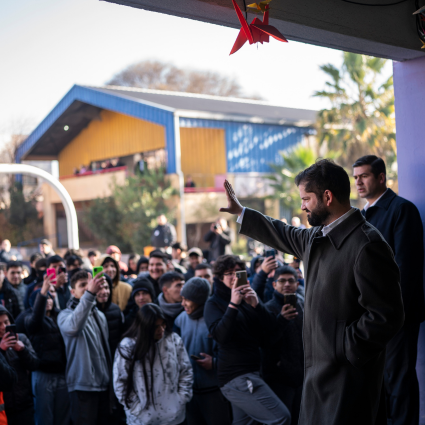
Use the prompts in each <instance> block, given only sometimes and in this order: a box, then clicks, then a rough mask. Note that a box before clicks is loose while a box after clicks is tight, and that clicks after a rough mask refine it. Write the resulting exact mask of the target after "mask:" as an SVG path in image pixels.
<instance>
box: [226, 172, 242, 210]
mask: <svg viewBox="0 0 425 425" xmlns="http://www.w3.org/2000/svg"><path fill="white" fill-rule="evenodd" d="M224 189H225V190H226V197H227V208H220V212H227V213H229V214H235V215H241V214H242V211H243V206H242V205H241V203H240V202H239V201H238V198H237V197H236V194H235V192H234V190H233V187H232V185H231V184H230V183H229V182H228V181H227V180H225V181H224Z"/></svg>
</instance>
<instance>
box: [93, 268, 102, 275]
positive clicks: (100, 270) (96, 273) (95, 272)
mask: <svg viewBox="0 0 425 425" xmlns="http://www.w3.org/2000/svg"><path fill="white" fill-rule="evenodd" d="M102 272H103V267H102V266H95V267H93V277H96V275H98V274H99V273H102Z"/></svg>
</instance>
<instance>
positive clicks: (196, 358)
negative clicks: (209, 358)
mask: <svg viewBox="0 0 425 425" xmlns="http://www.w3.org/2000/svg"><path fill="white" fill-rule="evenodd" d="M190 357H191V358H192V359H193V360H202V359H201V358H200V357H198V356H195V355H194V354H191V355H190Z"/></svg>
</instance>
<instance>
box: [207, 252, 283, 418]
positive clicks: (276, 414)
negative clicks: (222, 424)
mask: <svg viewBox="0 0 425 425" xmlns="http://www.w3.org/2000/svg"><path fill="white" fill-rule="evenodd" d="M236 266H237V261H236V258H235V256H233V255H224V256H222V257H219V258H218V259H217V261H216V262H215V263H214V274H215V277H214V294H213V296H212V297H211V298H210V299H209V300H208V301H207V303H206V305H205V312H204V317H205V322H206V324H207V326H208V329H209V331H210V334H211V335H212V337H213V338H214V339H215V340H216V341H217V343H218V362H217V372H218V381H219V385H220V387H221V392H222V393H223V395H224V396H225V397H226V398H227V399H228V400H229V401H230V402H231V403H232V409H233V423H234V424H238V425H244V424H252V423H253V421H257V422H260V423H261V424H273V425H283V424H285V425H289V424H290V423H291V415H290V413H289V411H288V409H287V407H286V406H285V405H284V404H283V403H282V401H281V400H280V399H279V398H278V397H277V396H276V394H275V393H274V392H273V391H272V390H271V388H270V387H269V386H268V385H267V384H266V383H265V382H264V380H263V379H262V378H261V377H260V368H261V353H260V347H263V346H265V345H267V344H268V342H269V339H270V338H272V337H274V336H275V335H276V333H277V332H278V330H277V322H276V319H275V317H274V316H273V315H272V314H271V313H270V312H269V311H268V310H267V309H266V308H265V307H264V306H263V305H262V304H261V303H260V302H259V301H258V297H257V294H256V293H255V291H254V290H253V289H252V288H251V287H250V286H249V285H242V286H239V287H237V285H236V284H237V278H236V271H235V270H236Z"/></svg>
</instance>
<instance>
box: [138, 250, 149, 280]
mask: <svg viewBox="0 0 425 425" xmlns="http://www.w3.org/2000/svg"><path fill="white" fill-rule="evenodd" d="M148 268H149V258H148V257H144V256H143V255H142V256H141V257H140V258H139V261H138V262H137V267H136V270H137V273H136V274H137V276H139V275H140V273H145V272H147V271H148Z"/></svg>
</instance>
